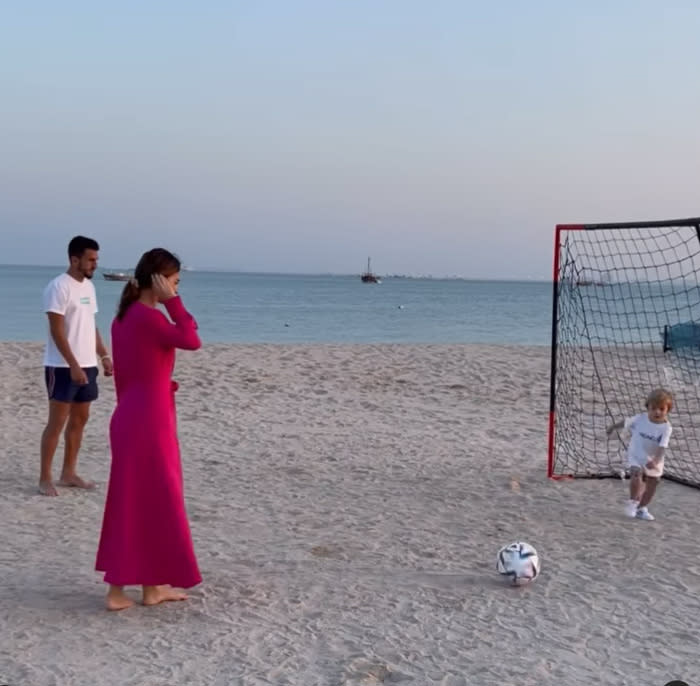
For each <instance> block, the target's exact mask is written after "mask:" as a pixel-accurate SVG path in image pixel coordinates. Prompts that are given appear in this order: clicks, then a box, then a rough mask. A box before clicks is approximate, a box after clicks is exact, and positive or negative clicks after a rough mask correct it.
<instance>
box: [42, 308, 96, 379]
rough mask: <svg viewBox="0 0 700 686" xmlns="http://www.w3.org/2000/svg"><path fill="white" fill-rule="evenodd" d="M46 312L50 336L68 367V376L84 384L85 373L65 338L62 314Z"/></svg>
mask: <svg viewBox="0 0 700 686" xmlns="http://www.w3.org/2000/svg"><path fill="white" fill-rule="evenodd" d="M46 314H47V315H48V317H49V331H50V333H51V338H53V341H54V343H55V344H56V348H57V349H58V352H60V353H61V355H63V359H64V360H65V361H66V362H67V363H68V366H69V367H70V378H71V379H72V380H73V383H76V384H78V385H79V386H84V385H85V384H86V383H87V382H88V378H87V374H86V373H85V372H84V371H83V369H82V367H81V366H80V365H79V364H78V360H76V359H75V355H73V351H72V350H71V349H70V344H69V343H68V339H67V338H66V327H65V323H64V320H63V315H62V314H58V312H47V313H46Z"/></svg>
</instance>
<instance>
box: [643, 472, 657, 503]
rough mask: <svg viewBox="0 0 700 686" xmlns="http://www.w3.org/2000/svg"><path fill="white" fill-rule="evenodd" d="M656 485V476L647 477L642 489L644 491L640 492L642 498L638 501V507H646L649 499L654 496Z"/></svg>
mask: <svg viewBox="0 0 700 686" xmlns="http://www.w3.org/2000/svg"><path fill="white" fill-rule="evenodd" d="M658 485H659V479H658V478H657V477H655V476H648V477H647V482H646V488H645V489H644V493H643V494H642V499H641V500H640V501H639V507H640V508H641V507H646V506H647V505H648V504H649V503H650V502H651V499H652V498H653V497H654V493H656V487H657V486H658Z"/></svg>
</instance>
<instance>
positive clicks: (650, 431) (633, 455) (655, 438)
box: [625, 412, 672, 476]
mask: <svg viewBox="0 0 700 686" xmlns="http://www.w3.org/2000/svg"><path fill="white" fill-rule="evenodd" d="M625 429H628V430H629V432H630V443H629V447H628V448H627V462H628V464H629V466H630V467H642V468H643V469H644V471H645V472H646V474H648V475H649V476H661V475H662V474H663V472H664V458H663V457H662V458H661V459H660V460H659V462H658V464H657V466H656V468H655V469H647V468H646V464H647V462H648V461H649V460H650V459H651V458H652V457H653V456H654V451H655V450H656V449H657V448H659V447H660V448H668V443H669V440H670V439H671V431H672V428H671V424H670V423H669V422H668V421H665V422H662V423H660V424H657V423H655V422H652V421H651V420H650V419H649V416H648V415H647V413H646V412H641V413H640V414H636V415H634V417H628V418H627V419H625Z"/></svg>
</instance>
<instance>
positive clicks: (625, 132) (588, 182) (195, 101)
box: [0, 0, 700, 279]
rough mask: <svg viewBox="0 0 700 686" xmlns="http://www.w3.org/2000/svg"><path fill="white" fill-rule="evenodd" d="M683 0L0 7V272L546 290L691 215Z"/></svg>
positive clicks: (693, 100)
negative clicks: (148, 262) (586, 231)
mask: <svg viewBox="0 0 700 686" xmlns="http://www.w3.org/2000/svg"><path fill="white" fill-rule="evenodd" d="M699 29H700V3H697V2H696V1H695V0H687V1H680V0H667V2H665V3H661V2H658V0H655V1H653V2H652V1H647V0H636V1H632V0H629V1H628V0H619V1H616V0H606V1H605V2H602V1H600V0H588V1H587V2H585V3H583V2H580V3H579V2H573V0H571V1H569V2H562V1H561V0H541V1H539V2H538V1H537V0H531V1H530V2H524V1H516V0H502V1H501V2H483V0H481V1H479V2H471V1H470V0H454V1H448V0H430V2H427V1H425V0H423V1H422V2H418V1H414V0H385V1H382V0H372V1H370V0H314V1H312V0H277V1H273V0H247V1H245V2H242V1H241V2H237V1H233V0H231V1H230V2H223V1H221V2H218V1H214V0H200V1H199V2H197V3H193V2H182V1H180V0H169V1H168V2H164V1H162V0H149V2H147V3H144V2H136V1H133V0H121V1H120V2H119V3H109V4H108V3H100V2H94V0H92V1H90V2H74V1H72V0H62V2H60V3H59V2H55V1H53V0H51V1H46V2H33V1H32V0H26V1H23V2H21V3H4V4H3V5H2V8H0V93H1V94H2V95H1V96H0V98H1V99H0V103H1V104H0V263H5V264H46V265H58V264H63V263H64V261H65V259H66V258H65V250H66V245H67V242H68V240H69V239H70V238H71V237H72V236H73V235H75V234H83V235H88V236H91V237H94V238H96V239H97V240H98V241H99V242H100V246H101V251H100V261H101V264H102V265H103V266H105V267H108V266H112V267H131V266H133V265H134V264H135V263H136V261H137V260H138V258H139V256H140V255H141V253H142V252H143V251H144V250H148V249H149V248H152V247H155V246H163V247H167V248H169V249H171V250H173V251H175V252H176V253H178V254H179V255H180V257H181V258H182V260H183V262H184V263H185V264H188V265H191V266H192V267H193V268H195V269H197V268H201V269H227V270H228V269H231V270H242V271H270V272H293V273H343V274H347V273H358V272H360V271H361V270H362V269H363V268H364V267H365V265H366V260H367V257H368V256H370V255H371V257H372V266H373V268H374V269H375V270H376V271H378V272H380V273H382V274H387V273H388V274H414V275H419V274H433V275H441V276H450V275H459V276H464V277H468V278H469V277H473V278H525V279H530V278H533V279H540V278H541V279H547V278H549V277H550V276H551V262H552V242H553V230H554V225H555V224H556V223H570V222H573V223H579V222H605V221H634V220H646V219H668V218H680V217H690V216H698V215H700V193H698V190H699V189H700V127H699V125H698V121H700V88H699V87H698V76H697V67H698V65H700V41H698V40H697V36H698V31H699Z"/></svg>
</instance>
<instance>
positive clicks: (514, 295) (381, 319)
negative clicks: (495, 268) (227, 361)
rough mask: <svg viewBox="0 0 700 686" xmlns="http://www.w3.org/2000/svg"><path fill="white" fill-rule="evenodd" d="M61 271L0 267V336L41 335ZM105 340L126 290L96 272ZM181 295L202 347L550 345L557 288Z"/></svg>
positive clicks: (185, 290)
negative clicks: (52, 284)
mask: <svg viewBox="0 0 700 686" xmlns="http://www.w3.org/2000/svg"><path fill="white" fill-rule="evenodd" d="M62 271H65V267H63V268H62V267H32V266H0V315H1V316H0V340H4V341H43V340H45V338H46V335H47V320H46V316H45V315H44V313H43V309H42V292H43V289H44V287H45V286H46V284H47V283H48V282H49V281H50V280H51V279H52V278H53V277H54V276H57V275H58V274H60V273H61V272H62ZM94 284H95V288H96V290H97V298H98V306H99V312H98V316H97V321H98V326H99V328H100V331H101V333H102V334H103V336H104V337H105V338H107V339H108V338H109V329H110V325H111V321H112V319H113V317H114V313H115V311H116V307H117V302H118V300H119V297H120V294H121V291H122V289H123V287H124V284H123V283H122V282H118V281H107V280H105V279H104V277H103V273H102V271H101V270H99V269H98V271H97V272H96V273H95V276H94ZM180 295H181V296H182V298H183V301H184V303H185V305H186V307H187V308H188V309H189V310H190V311H191V312H192V314H193V315H194V316H195V318H196V319H197V322H198V324H199V333H200V335H201V337H202V340H203V341H204V342H205V343H489V344H494V343H496V344H498V343H505V344H511V345H513V344H515V345H548V344H549V342H550V339H551V317H552V286H551V283H548V282H536V281H527V282H522V281H471V280H467V279H438V278H406V277H382V281H381V283H379V284H369V283H362V282H361V281H360V277H359V275H355V276H333V275H296V274H245V273H240V272H209V271H184V272H182V274H181V283H180Z"/></svg>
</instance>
